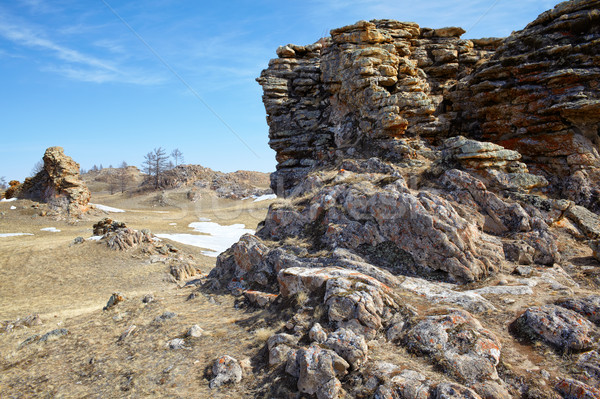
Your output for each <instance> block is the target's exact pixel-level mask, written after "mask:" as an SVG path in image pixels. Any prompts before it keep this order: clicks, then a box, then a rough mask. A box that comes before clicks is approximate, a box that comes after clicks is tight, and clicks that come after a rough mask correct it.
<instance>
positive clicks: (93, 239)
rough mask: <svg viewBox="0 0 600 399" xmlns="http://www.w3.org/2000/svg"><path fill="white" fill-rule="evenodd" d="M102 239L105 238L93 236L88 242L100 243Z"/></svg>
mask: <svg viewBox="0 0 600 399" xmlns="http://www.w3.org/2000/svg"><path fill="white" fill-rule="evenodd" d="M102 237H104V236H91V237H90V238H88V239H87V240H88V241H100V240H101V239H102Z"/></svg>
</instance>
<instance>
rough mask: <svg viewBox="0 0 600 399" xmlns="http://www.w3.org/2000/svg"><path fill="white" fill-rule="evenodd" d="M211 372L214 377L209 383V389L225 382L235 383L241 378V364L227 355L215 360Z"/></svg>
mask: <svg viewBox="0 0 600 399" xmlns="http://www.w3.org/2000/svg"><path fill="white" fill-rule="evenodd" d="M212 373H213V375H214V378H213V379H212V380H211V381H210V383H209V387H210V388H211V389H213V388H218V387H220V386H221V385H223V384H227V383H232V384H237V383H238V382H240V381H241V380H242V366H240V363H239V362H238V361H237V360H236V359H234V358H233V357H231V356H228V355H224V356H221V357H219V358H218V359H217V360H215V362H214V363H213V366H212Z"/></svg>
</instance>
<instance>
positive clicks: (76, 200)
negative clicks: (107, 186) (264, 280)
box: [11, 147, 91, 216]
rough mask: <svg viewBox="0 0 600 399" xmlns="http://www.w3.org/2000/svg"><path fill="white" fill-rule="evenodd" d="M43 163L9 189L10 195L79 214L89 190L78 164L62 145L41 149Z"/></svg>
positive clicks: (87, 200) (86, 205)
mask: <svg viewBox="0 0 600 399" xmlns="http://www.w3.org/2000/svg"><path fill="white" fill-rule="evenodd" d="M43 160H44V167H43V169H42V170H41V171H40V172H38V174H36V175H35V176H33V177H30V178H27V179H25V181H24V182H23V184H21V185H20V186H18V187H17V189H15V190H14V191H13V192H12V194H11V195H12V196H13V197H17V198H25V199H31V200H34V201H40V202H46V203H48V205H50V207H51V208H53V209H55V210H59V211H65V212H67V213H68V214H69V215H71V216H78V215H80V214H82V213H83V212H85V211H86V210H87V209H88V202H89V201H90V196H91V194H90V190H88V188H87V186H86V185H85V183H84V182H83V180H81V177H80V175H79V164H78V163H77V162H75V161H73V160H72V159H71V158H70V157H69V156H67V155H65V153H64V150H63V148H62V147H50V148H48V149H47V150H46V152H45V153H44V158H43Z"/></svg>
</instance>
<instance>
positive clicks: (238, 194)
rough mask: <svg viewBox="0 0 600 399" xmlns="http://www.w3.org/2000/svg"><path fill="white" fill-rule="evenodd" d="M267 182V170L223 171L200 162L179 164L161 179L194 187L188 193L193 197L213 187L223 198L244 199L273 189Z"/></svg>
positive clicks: (162, 182)
mask: <svg viewBox="0 0 600 399" xmlns="http://www.w3.org/2000/svg"><path fill="white" fill-rule="evenodd" d="M267 185H268V174H266V173H261V172H253V171H246V170H238V171H236V172H232V173H223V172H218V171H214V170H212V169H210V168H206V167H204V166H201V165H179V166H176V167H175V168H173V169H171V170H168V171H166V172H165V173H163V175H162V176H161V179H160V186H161V187H162V188H180V187H191V190H190V192H189V193H188V197H189V198H190V199H191V200H194V198H195V196H196V195H197V190H198V189H202V188H208V189H210V190H213V191H215V192H216V193H217V195H218V196H219V197H222V198H230V199H243V198H248V197H252V196H261V195H265V194H270V193H272V191H271V190H269V189H268V188H267V187H266V186H267ZM261 187H262V188H261Z"/></svg>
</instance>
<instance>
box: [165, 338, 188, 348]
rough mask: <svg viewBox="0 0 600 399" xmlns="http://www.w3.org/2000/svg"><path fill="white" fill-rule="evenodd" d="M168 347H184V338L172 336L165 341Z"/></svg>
mask: <svg viewBox="0 0 600 399" xmlns="http://www.w3.org/2000/svg"><path fill="white" fill-rule="evenodd" d="M167 346H168V347H169V349H186V346H185V340H184V339H182V338H173V339H172V340H170V341H169V342H167Z"/></svg>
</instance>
